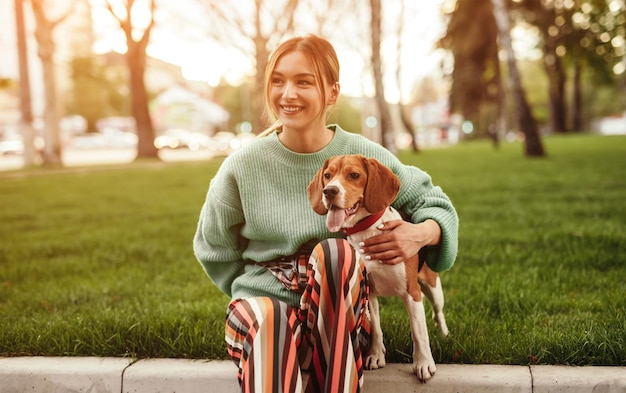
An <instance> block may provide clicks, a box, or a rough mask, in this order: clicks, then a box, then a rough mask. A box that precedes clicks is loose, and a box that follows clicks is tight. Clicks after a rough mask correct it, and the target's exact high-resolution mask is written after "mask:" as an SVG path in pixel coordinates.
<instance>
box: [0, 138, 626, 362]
mask: <svg viewBox="0 0 626 393" xmlns="http://www.w3.org/2000/svg"><path fill="white" fill-rule="evenodd" d="M544 142H545V144H546V148H547V151H548V157H547V158H544V159H528V158H525V157H524V156H523V152H522V146H520V145H519V144H511V145H503V146H502V147H501V148H500V149H499V150H494V149H493V148H491V147H490V146H489V145H488V144H487V143H486V142H472V143H464V144H462V145H460V146H457V147H453V148H448V149H438V150H427V151H423V152H422V153H421V154H419V155H411V154H409V153H403V154H401V156H400V157H401V159H402V160H403V161H405V162H407V163H411V164H415V165H417V166H419V167H421V168H423V169H424V170H426V171H428V172H429V173H430V174H431V175H432V176H433V178H434V180H435V182H436V183H437V184H439V185H441V186H442V187H443V188H444V190H445V191H446V192H447V193H448V194H449V195H450V197H451V198H452V200H453V202H454V204H455V206H456V207H457V210H458V213H459V216H460V220H461V227H460V252H459V257H458V259H457V262H456V265H455V266H454V267H453V268H452V270H450V271H448V272H445V273H443V274H442V280H443V284H444V291H445V295H446V308H445V311H446V314H447V319H448V326H449V328H450V332H451V334H450V336H449V337H448V338H445V339H444V338H442V337H441V336H440V335H439V334H437V331H436V330H435V328H434V326H433V325H432V324H430V321H429V330H430V335H431V345H432V349H433V353H434V356H435V360H436V361H437V362H439V363H459V362H463V363H491V364H574V365H587V364H594V365H622V366H623V365H626V342H625V337H626V334H625V332H626V285H625V283H624V281H625V278H626V204H625V202H626V175H625V174H624V171H625V169H626V138H624V137H598V136H589V135H576V136H568V137H550V138H546V139H545V141H544ZM218 166H219V161H207V162H199V163H169V164H164V163H151V162H146V163H136V164H132V165H130V166H120V167H117V166H111V167H106V168H90V169H65V170H57V171H43V170H25V171H15V172H6V173H0V204H1V205H2V209H1V210H0V315H1V318H0V355H2V356H14V355H51V356H52V355H57V356H58V355H69V356H84V355H95V356H132V357H184V358H225V355H226V351H225V346H224V343H223V318H224V314H225V309H226V305H227V303H228V299H227V298H226V296H225V295H223V294H222V293H221V292H219V290H217V288H216V287H215V286H214V285H213V284H212V283H211V281H210V280H209V279H208V278H207V277H206V276H205V275H204V272H203V271H202V269H201V267H200V265H199V264H198V262H196V260H195V258H194V256H193V253H192V249H191V240H192V237H193V234H194V231H195V225H196V220H197V217H198V214H199V209H200V206H201V204H202V202H203V199H204V195H205V192H206V188H207V186H208V182H209V180H210V178H211V177H212V176H213V174H214V173H215V171H216V169H217V168H218ZM381 304H382V321H383V330H384V331H385V334H386V345H387V351H388V352H387V353H388V354H387V359H388V361H394V362H405V361H408V355H407V354H410V353H411V341H410V337H409V327H408V319H407V316H406V312H405V311H404V309H403V307H402V305H401V302H400V301H399V300H398V299H394V298H386V299H382V300H381ZM427 309H428V308H427Z"/></svg>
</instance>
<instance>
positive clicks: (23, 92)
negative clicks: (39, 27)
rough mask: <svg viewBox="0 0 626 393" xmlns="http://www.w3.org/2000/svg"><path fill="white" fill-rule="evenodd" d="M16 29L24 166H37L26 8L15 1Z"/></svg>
mask: <svg viewBox="0 0 626 393" xmlns="http://www.w3.org/2000/svg"><path fill="white" fill-rule="evenodd" d="M14 4H15V28H16V33H17V54H18V56H17V57H18V65H19V75H20V112H21V116H20V126H19V127H20V134H21V135H22V141H23V144H24V166H26V167H29V166H33V165H35V160H36V155H37V154H36V153H37V151H36V149H35V130H34V128H33V111H32V102H31V96H30V74H29V72H28V50H27V43H26V31H25V27H24V7H23V1H22V0H15V1H14Z"/></svg>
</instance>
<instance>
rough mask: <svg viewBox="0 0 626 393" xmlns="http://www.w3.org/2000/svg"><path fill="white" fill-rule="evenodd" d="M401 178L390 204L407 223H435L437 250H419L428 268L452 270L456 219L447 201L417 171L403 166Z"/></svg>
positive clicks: (455, 246) (430, 182)
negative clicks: (392, 201)
mask: <svg viewBox="0 0 626 393" xmlns="http://www.w3.org/2000/svg"><path fill="white" fill-rule="evenodd" d="M401 178H409V179H410V181H406V180H401V182H404V184H405V186H404V187H403V188H402V189H401V191H400V194H399V195H398V197H397V198H396V201H395V203H394V205H395V206H396V208H397V209H399V210H400V211H402V212H403V213H404V214H405V215H406V216H407V217H409V218H410V221H411V222H414V223H420V222H423V221H425V220H427V219H432V220H435V221H436V222H437V223H438V224H439V227H440V228H441V243H440V244H439V246H437V247H427V248H425V249H424V250H423V254H424V255H425V257H426V263H427V264H428V266H429V267H430V268H431V269H432V270H434V271H436V272H442V271H445V270H448V269H450V268H451V267H452V265H453V264H454V262H455V260H456V256H457V252H458V226H459V223H458V221H459V220H458V216H457V213H456V210H455V208H454V206H453V205H452V202H451V201H450V198H448V196H447V195H446V194H445V193H444V192H443V190H442V189H441V187H439V186H435V185H433V183H432V180H431V177H430V176H429V175H428V174H427V173H426V172H423V171H421V170H419V169H418V168H415V167H410V166H409V167H407V168H406V170H405V173H404V174H403V176H401Z"/></svg>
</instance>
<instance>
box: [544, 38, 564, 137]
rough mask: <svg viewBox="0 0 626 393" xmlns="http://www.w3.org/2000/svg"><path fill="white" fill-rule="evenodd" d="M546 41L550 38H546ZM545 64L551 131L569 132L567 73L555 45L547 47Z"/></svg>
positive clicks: (545, 48) (545, 49)
mask: <svg viewBox="0 0 626 393" xmlns="http://www.w3.org/2000/svg"><path fill="white" fill-rule="evenodd" d="M544 39H548V38H545V37H544ZM543 63H544V67H545V69H546V74H547V75H548V83H549V88H548V89H549V91H548V93H549V94H548V97H549V100H550V103H549V109H550V129H551V130H552V131H553V132H559V133H563V132H567V124H566V123H567V116H566V112H567V111H566V105H565V79H566V78H565V71H564V70H563V63H562V61H561V58H560V57H559V56H557V55H556V53H555V51H554V48H553V45H545V47H544V61H543Z"/></svg>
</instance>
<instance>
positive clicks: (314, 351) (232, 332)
mask: <svg viewBox="0 0 626 393" xmlns="http://www.w3.org/2000/svg"><path fill="white" fill-rule="evenodd" d="M307 277H308V281H307V285H306V288H305V290H304V293H303V295H302V298H301V304H300V308H297V307H291V306H289V305H287V304H285V303H283V302H280V301H277V300H274V299H271V298H269V297H255V298H246V299H236V300H233V301H232V302H231V303H230V304H229V307H228V312H227V315H226V344H227V346H228V353H229V355H230V356H231V358H232V359H233V361H234V362H235V364H236V365H237V366H238V368H239V372H238V375H237V377H238V380H239V384H240V386H241V390H242V392H257V393H258V392H266V393H269V392H272V393H274V392H285V393H291V392H302V391H306V392H327V393H330V392H332V393H338V392H346V393H347V392H350V393H352V392H359V391H360V390H361V387H362V385H363V362H362V357H361V346H362V345H361V341H362V340H367V331H368V330H369V328H368V324H367V321H366V320H365V316H366V310H367V284H366V279H365V278H366V275H365V266H364V264H363V261H362V260H361V259H360V258H359V259H357V257H356V256H355V253H354V250H353V249H352V247H350V245H349V244H348V242H347V241H345V240H343V239H328V240H324V241H322V242H321V243H319V244H318V245H317V246H316V247H315V248H314V250H313V253H312V254H311V257H310V259H309V266H308V275H307ZM302 370H308V371H309V380H308V383H307V386H306V387H304V389H303V382H302V373H301V371H302Z"/></svg>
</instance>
